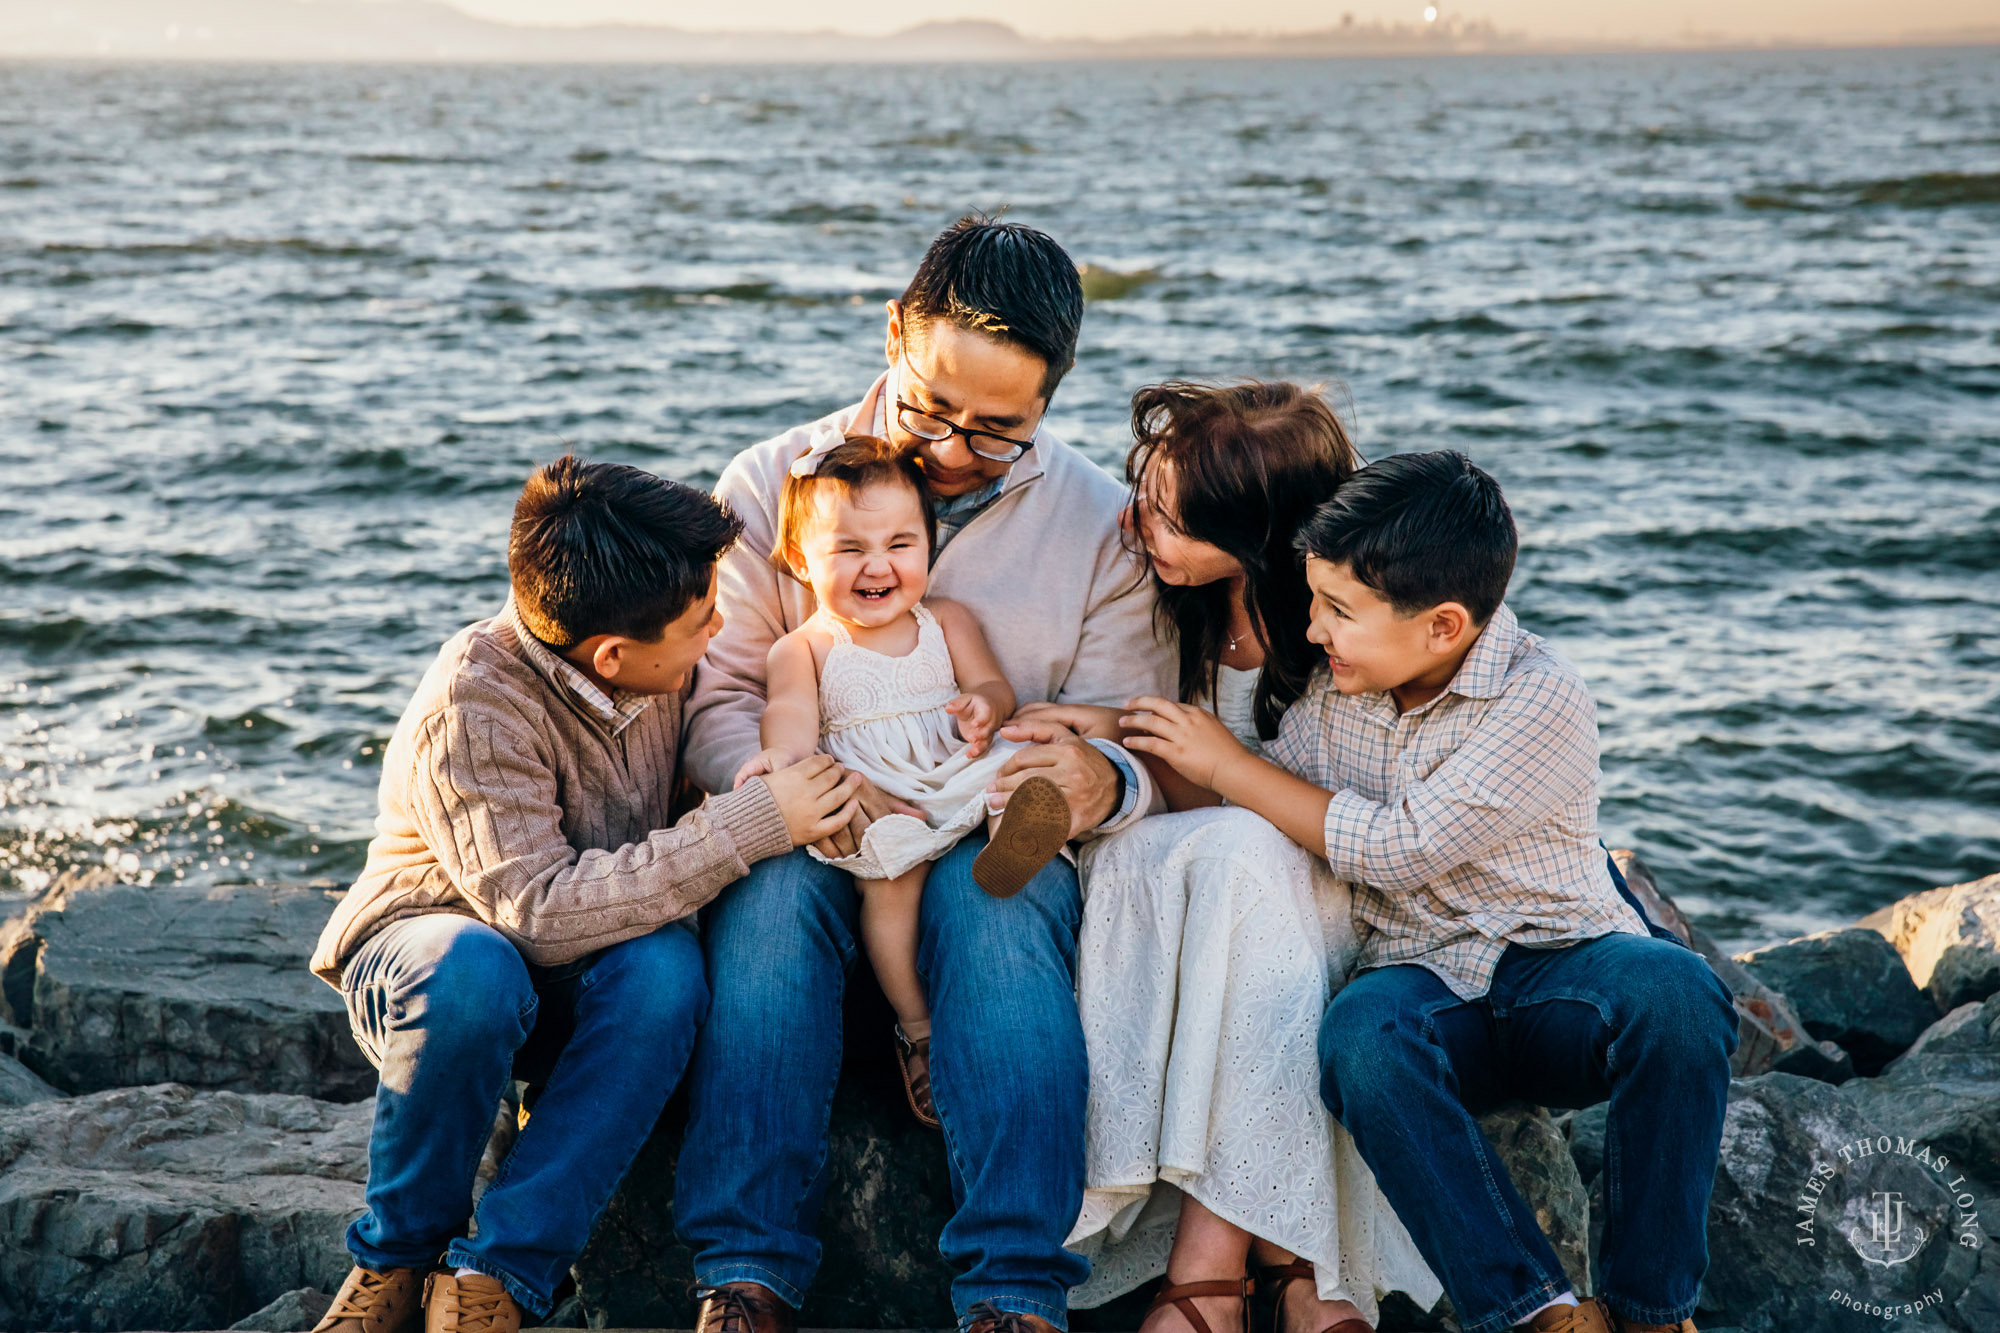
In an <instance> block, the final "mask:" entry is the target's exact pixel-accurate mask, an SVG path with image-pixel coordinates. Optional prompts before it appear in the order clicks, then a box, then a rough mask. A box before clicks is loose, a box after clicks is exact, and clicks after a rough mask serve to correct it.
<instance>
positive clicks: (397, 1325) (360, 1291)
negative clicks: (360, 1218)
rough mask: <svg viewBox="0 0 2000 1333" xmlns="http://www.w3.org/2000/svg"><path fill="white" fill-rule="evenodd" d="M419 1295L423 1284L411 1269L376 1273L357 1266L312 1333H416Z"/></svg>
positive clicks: (421, 1312) (420, 1320)
mask: <svg viewBox="0 0 2000 1333" xmlns="http://www.w3.org/2000/svg"><path fill="white" fill-rule="evenodd" d="M423 1296H424V1288H423V1281H422V1279H420V1278H419V1277H418V1276H417V1270H416V1269H414V1268H391V1269H389V1270H388V1271H387V1272H384V1273H378V1272H376V1271H375V1270H374V1269H372V1268H362V1267H360V1266H358V1265H357V1266H356V1267H354V1268H352V1269H350V1270H349V1271H348V1274H347V1280H346V1281H345V1282H342V1283H341V1284H340V1290H339V1291H337V1292H335V1293H334V1296H333V1304H332V1305H330V1306H328V1307H327V1311H326V1314H325V1315H324V1316H322V1317H321V1319H320V1321H319V1322H318V1323H317V1324H314V1325H313V1333H417V1330H418V1329H420V1328H422V1327H423V1325H424V1300H423Z"/></svg>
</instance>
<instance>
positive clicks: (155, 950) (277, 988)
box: [0, 882, 375, 1101]
mask: <svg viewBox="0 0 2000 1333" xmlns="http://www.w3.org/2000/svg"><path fill="white" fill-rule="evenodd" d="M332 909H333V898H332V896H331V895H329V894H327V893H325V892H323V891H319V890H313V889H299V888H291V887H282V886H277V887H262V886H233V887H224V888H216V889H208V890H200V889H185V888H175V887H172V886H165V885H154V886H152V887H150V888H139V887H135V886H131V885H121V884H104V883H93V882H74V883H69V884H65V885H60V886H58V888H57V889H56V890H53V891H52V892H51V893H50V894H49V895H48V896H47V897H46V898H45V899H44V900H43V901H42V902H41V903H40V904H39V905H37V907H36V908H35V910H34V911H33V912H31V913H29V914H28V916H26V917H25V918H23V919H22V921H21V922H19V923H18V926H17V931H16V935H15V937H14V938H13V940H12V944H11V951H8V950H7V949H6V948H4V947H0V986H4V989H5V991H6V993H7V996H8V1006H9V1009H10V1010H11V1011H12V1013H13V1014H14V1021H15V1022H17V1023H21V1024H23V1025H24V1026H27V1027H29V1028H30V1029H31V1040H30V1043H29V1049H28V1053H27V1056H26V1057H25V1063H27V1064H28V1065H29V1066H30V1067H32V1068H33V1069H34V1070H35V1071H36V1072H37V1073H39V1074H41V1075H42V1077H44V1078H46V1079H47V1080H48V1081H49V1082H51V1083H53V1084H55V1085H56V1086H57V1087H59V1088H61V1089H63V1090H64V1091H66V1092H93V1091H96V1090H98V1089H102V1088H112V1087H129V1086H134V1085H143V1084H149V1083H160V1082H176V1083H185V1084H187V1085H189V1086H191V1087H202V1088H225V1089H229V1090H232V1091H238V1092H289V1093H299V1094H303V1095H307V1096H313V1097H321V1098H326V1099H330V1100H334V1101H354V1100H357V1099H359V1098H362V1097H367V1096H370V1095H372V1094H373V1092H374V1089H375V1073H374V1070H373V1069H372V1068H371V1067H370V1066H369V1064H368V1062H367V1060H366V1059H365V1058H364V1057H363V1056H362V1054H361V1052H360V1050H359V1049H358V1048H357V1047H356V1046H355V1044H354V1039H353V1037H352V1036H351V1035H350V1034H349V1032H348V1024H347V1014H346V1010H345V1008H344V1007H343V1006H342V1004H341V1000H340V996H339V995H338V994H337V993H336V992H335V991H334V990H333V988H332V987H330V986H327V985H326V984H325V983H323V982H321V981H319V980H317V979H316V978H314V977H313V976H312V975H311V974H310V973H309V972H307V971H306V967H305V964H306V958H307V956H308V954H309V953H310V951H311V949H312V945H313V942H314V940H315V939H316V938H317V937H318V935H319V930H320V927H321V926H322V925H323V924H324V923H325V921H326V918H327V916H328V914H329V913H330V912H331V911H332Z"/></svg>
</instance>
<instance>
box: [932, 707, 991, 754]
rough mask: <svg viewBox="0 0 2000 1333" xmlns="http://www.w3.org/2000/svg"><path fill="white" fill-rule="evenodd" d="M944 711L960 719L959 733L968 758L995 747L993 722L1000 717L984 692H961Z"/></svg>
mask: <svg viewBox="0 0 2000 1333" xmlns="http://www.w3.org/2000/svg"><path fill="white" fill-rule="evenodd" d="M944 711H945V712H947V713H950V714H951V715H952V716H953V717H955V718H957V719H958V734H959V738H960V739H961V740H963V741H964V742H965V754H966V757H967V758H968V759H977V758H979V756H980V755H982V754H985V753H986V752H987V751H988V750H990V749H992V748H993V724H994V723H995V722H998V721H999V720H1000V719H999V718H998V717H996V716H995V715H994V712H993V701H992V700H991V699H989V698H987V697H986V696H985V695H983V694H961V695H959V696H958V697H957V698H956V699H953V700H952V701H951V702H950V703H948V704H946V705H945V706H944Z"/></svg>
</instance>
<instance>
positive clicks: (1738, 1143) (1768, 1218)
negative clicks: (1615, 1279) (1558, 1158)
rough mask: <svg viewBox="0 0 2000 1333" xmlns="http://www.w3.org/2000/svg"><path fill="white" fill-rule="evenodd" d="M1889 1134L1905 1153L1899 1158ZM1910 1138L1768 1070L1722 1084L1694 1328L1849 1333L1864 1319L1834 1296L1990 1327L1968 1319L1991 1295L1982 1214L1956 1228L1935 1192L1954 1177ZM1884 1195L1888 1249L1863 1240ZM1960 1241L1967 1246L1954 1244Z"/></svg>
mask: <svg viewBox="0 0 2000 1333" xmlns="http://www.w3.org/2000/svg"><path fill="white" fill-rule="evenodd" d="M1875 1081H1876V1080H1858V1081H1857V1084H1865V1083H1871V1082H1875ZM1857 1084H1850V1085H1849V1087H1850V1088H1851V1087H1854V1086H1857ZM1884 1109H1887V1108H1884ZM1897 1134H1901V1135H1903V1136H1904V1138H1903V1140H1902V1144H1901V1145H1900V1146H1901V1147H1902V1148H1907V1149H1908V1151H1899V1150H1898V1144H1897V1143H1896V1140H1895V1138H1894V1136H1895V1135H1897ZM1885 1135H1886V1136H1889V1137H1886V1138H1885V1137H1884V1136H1885ZM1908 1135H1909V1130H1908V1129H1907V1128H1906V1127H1904V1126H1902V1125H1901V1124H1900V1123H1899V1122H1895V1121H1892V1120H1888V1119H1885V1120H1882V1121H1876V1120H1874V1119H1872V1118H1870V1116H1869V1115H1867V1114H1864V1113H1862V1112H1861V1110H1860V1109H1858V1107H1857V1105H1856V1103H1855V1101H1854V1100H1852V1098H1851V1096H1850V1094H1849V1092H1848V1089H1847V1088H1842V1089H1835V1088H1831V1087H1828V1086H1827V1085H1825V1084H1823V1083H1819V1082H1816V1081H1814V1080H1810V1079H1804V1078H1799V1077H1795V1076H1793V1075H1789V1074H1775V1073H1774V1074H1766V1075H1763V1076H1761V1077H1758V1078H1752V1079H1738V1080H1736V1081H1735V1082H1734V1083H1732V1084H1731V1086H1730V1100H1729V1112H1728V1115H1727V1117H1726V1119H1725V1121H1724V1124H1723V1132H1722V1145H1721V1160H1720V1162H1719V1163H1718V1165H1717V1169H1716V1175H1715V1188H1714V1193H1713V1195H1712V1197H1711V1200H1710V1204H1709V1214H1708V1246H1709V1269H1708V1273H1707V1276H1706V1278H1705V1279H1704V1280H1703V1282H1702V1288H1701V1298H1700V1307H1699V1309H1698V1311H1697V1314H1696V1316H1695V1323H1696V1324H1697V1325H1698V1326H1699V1327H1701V1328H1704V1329H1706V1328H1710V1327H1712V1326H1728V1327H1735V1328H1739V1329H1741V1330H1743V1333H1849V1331H1851V1330H1852V1329H1853V1328H1855V1327H1856V1326H1857V1325H1858V1324H1859V1323H1862V1322H1868V1317H1867V1316H1865V1315H1857V1314H1856V1313H1855V1312H1854V1311H1853V1310H1852V1309H1849V1308H1845V1307H1843V1306H1842V1305H1841V1304H1840V1303H1839V1302H1838V1301H1837V1299H1836V1298H1835V1296H1834V1293H1835V1292H1846V1293H1848V1294H1850V1295H1851V1296H1853V1297H1854V1298H1855V1299H1857V1300H1860V1301H1862V1302H1863V1303H1864V1304H1874V1305H1876V1306H1877V1307H1882V1306H1888V1305H1891V1304H1897V1303H1901V1302H1905V1301H1907V1302H1910V1303H1912V1304H1915V1303H1916V1302H1918V1301H1921V1300H1923V1299H1924V1297H1925V1295H1926V1294H1927V1293H1929V1292H1932V1291H1937V1292H1940V1293H1941V1294H1942V1302H1941V1303H1940V1304H1937V1305H1933V1306H1930V1307H1928V1308H1920V1309H1917V1310H1916V1311H1915V1312H1914V1313H1911V1314H1908V1315H1905V1316H1904V1317H1900V1318H1898V1319H1897V1320H1896V1322H1895V1327H1896V1328H1898V1329H1906V1330H1907V1329H1924V1330H1944V1329H1951V1330H1955V1331H1956V1333H1974V1331H1975V1330H1979V1331H1981V1333H1983V1331H1984V1330H1990V1329H1991V1328H1992V1327H1993V1326H1992V1325H1991V1324H1990V1323H1986V1322H1980V1320H1979V1317H1978V1314H1979V1311H1981V1310H1983V1309H1986V1308H1988V1305H1989V1304H1990V1302H1991V1301H1992V1300H1993V1299H1994V1296H1995V1294H1996V1293H2000V1271H1996V1270H1995V1266H1994V1265H1992V1263H1991V1256H1992V1252H1993V1250H1994V1248H1995V1240H1994V1237H1993V1234H1992V1231H1991V1230H1990V1228H1992V1227H1993V1226H1994V1221H1993V1218H1992V1210H1991V1209H1990V1208H1986V1209H1985V1210H1984V1211H1983V1212H1982V1215H1981V1219H1978V1220H1975V1221H1974V1222H1973V1223H1972V1224H1971V1226H1970V1228H1969V1229H1964V1230H1962V1229H1961V1223H1962V1214H1961V1213H1960V1212H1959V1210H1958V1209H1957V1208H1956V1207H1955V1206H1954V1203H1953V1194H1952V1192H1951V1190H1950V1188H1949V1187H1948V1185H1947V1184H1946V1183H1945V1182H1947V1181H1949V1180H1950V1179H1951V1178H1952V1174H1955V1173H1947V1174H1941V1173H1939V1172H1938V1171H1937V1170H1935V1169H1933V1164H1934V1161H1935V1148H1936V1145H1930V1155H1929V1156H1924V1157H1919V1156H1917V1155H1916V1154H1917V1153H1918V1152H1919V1151H1920V1150H1922V1149H1924V1147H1925V1145H1924V1144H1923V1143H1922V1142H1921V1141H1918V1140H1913V1139H1911V1138H1909V1137H1908ZM1863 1143H1866V1144H1867V1145H1868V1147H1867V1149H1866V1150H1865V1151H1864V1150H1863V1149H1861V1148H1860V1147H1859V1146H1858V1145H1861V1144H1863ZM1599 1188H1600V1189H1601V1188H1602V1185H1601V1182H1600V1186H1599ZM1978 1188H1979V1191H1980V1197H1981V1199H1982V1200H1984V1199H1985V1198H1986V1197H1988V1196H1987V1195H1986V1193H1985V1187H1984V1186H1980V1187H1978ZM1883 1192H1893V1193H1895V1194H1897V1195H1899V1196H1901V1207H1902V1209H1903V1212H1902V1214H1901V1216H1900V1221H1901V1222H1902V1224H1903V1226H1902V1229H1901V1230H1900V1231H1899V1232H1898V1233H1897V1235H1898V1242H1897V1244H1898V1247H1899V1248H1898V1250H1897V1251H1896V1252H1894V1253H1891V1252H1889V1251H1888V1250H1887V1249H1886V1248H1885V1247H1884V1246H1882V1245H1879V1244H1876V1243H1875V1242H1874V1241H1873V1240H1872V1219H1871V1212H1872V1211H1873V1210H1877V1209H1879V1208H1880V1206H1881V1205H1880V1202H1879V1198H1878V1196H1879V1194H1880V1193H1883ZM1918 1229H1921V1231H1922V1239H1921V1243H1920V1244H1919V1243H1916V1238H1917V1234H1918ZM1962 1235H1969V1236H1970V1238H1971V1240H1972V1242H1973V1243H1972V1244H1962V1243H1960V1237H1961V1236H1962ZM1911 1250H1914V1253H1910V1254H1908V1255H1907V1256H1905V1255H1904V1253H1903V1252H1905V1251H1911ZM1891 1260H1897V1261H1896V1262H1890V1261H1891ZM1873 1322H1875V1323H1878V1324H1879V1323H1880V1322H1881V1317H1880V1315H1879V1314H1878V1315H1877V1316H1875V1317H1874V1319H1873Z"/></svg>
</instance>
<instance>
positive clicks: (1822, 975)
mask: <svg viewBox="0 0 2000 1333" xmlns="http://www.w3.org/2000/svg"><path fill="white" fill-rule="evenodd" d="M1736 961H1737V962H1739V963H1741V964H1743V965H1744V966H1745V967H1747V968H1749V969H1750V971H1751V973H1752V974H1753V975H1755V976H1756V977H1757V978H1758V979H1759V980H1761V981H1763V982H1765V983H1766V984H1767V985H1769V986H1771V987H1773V988H1774V989H1776V990H1778V991H1780V992H1782V993H1783V994H1784V996H1785V998H1786V999H1788V1000H1790V1001H1791V1002H1792V1005H1793V1007H1794V1008H1795V1009H1796V1010H1797V1011H1798V1015H1799V1017H1800V1019H1801V1020H1803V1021H1804V1023H1805V1025H1806V1031H1807V1032H1809V1033H1811V1034H1812V1035H1813V1036H1814V1037H1816V1038H1819V1039H1821V1040H1824V1041H1831V1042H1834V1043H1836V1044H1837V1045H1839V1046H1840V1047H1841V1048H1842V1049H1844V1050H1846V1051H1847V1052H1848V1053H1849V1054H1851V1055H1852V1056H1853V1057H1854V1068H1855V1070H1856V1071H1857V1072H1859V1073H1862V1074H1875V1073H1879V1072H1880V1071H1881V1068H1882V1066H1883V1065H1885V1064H1887V1063H1888V1062H1889V1061H1890V1060H1893V1059H1894V1058H1895V1057H1896V1056H1898V1055H1900V1054H1902V1053H1903V1052H1904V1051H1905V1050H1907V1049H1909V1046H1910V1043H1911V1042H1913V1041H1915V1040H1916V1039H1917V1038H1918V1037H1920V1036H1922V1035H1923V1031H1924V1029H1925V1028H1927V1027H1929V1026H1930V1025H1931V1024H1932V1023H1934V1022H1936V1021H1937V1009H1936V1008H1935V1007H1933V1006H1932V1004H1931V1002H1930V1000H1929V999H1928V998H1927V997H1926V996H1925V995H1924V993H1923V992H1922V991H1920V990H1918V989H1917V987H1916V984H1915V983H1914V982H1912V981H1911V980H1910V973H1909V969H1907V968H1906V967H1904V966H1903V958H1902V955H1901V954H1899V953H1897V952H1896V948H1895V946H1894V945H1892V944H1890V943H1889V941H1888V940H1886V939H1884V938H1883V937H1882V936H1880V935H1878V934H1877V933H1875V932H1874V931H1872V930H1863V929H1860V928H1859V927H1853V928H1849V929H1847V930H1826V931H1821V932H1820V933H1819V934H1817V935H1807V936H1805V937H1803V938H1801V939H1796V940H1788V941H1786V942H1785V943H1783V944H1774V945H1772V946H1770V947H1769V948H1766V949H1757V950H1753V951H1752V952H1750V953H1744V954H1738V955H1737V956H1736Z"/></svg>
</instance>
